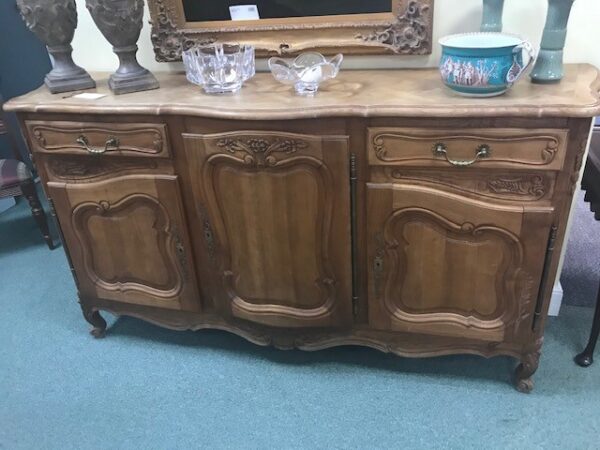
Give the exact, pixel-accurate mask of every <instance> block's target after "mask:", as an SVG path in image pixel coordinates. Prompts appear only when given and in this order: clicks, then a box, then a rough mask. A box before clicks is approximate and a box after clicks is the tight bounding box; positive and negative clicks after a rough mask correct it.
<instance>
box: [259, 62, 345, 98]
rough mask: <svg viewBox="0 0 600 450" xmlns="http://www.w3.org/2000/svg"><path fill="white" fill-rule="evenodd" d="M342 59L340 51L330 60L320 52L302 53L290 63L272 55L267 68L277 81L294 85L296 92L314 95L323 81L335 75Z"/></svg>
mask: <svg viewBox="0 0 600 450" xmlns="http://www.w3.org/2000/svg"><path fill="white" fill-rule="evenodd" d="M343 59H344V56H343V55H342V54H341V53H340V54H339V55H336V56H334V57H333V58H331V59H330V60H327V59H326V58H325V57H324V56H323V55H321V54H320V53H313V52H310V53H302V54H301V55H299V56H298V57H297V58H296V59H295V60H294V61H293V62H292V63H291V64H290V63H288V62H287V61H285V60H284V59H281V58H277V57H273V58H271V59H269V69H271V73H272V74H273V76H274V77H275V79H276V80H277V81H279V82H281V83H283V84H289V85H294V89H295V90H296V93H297V94H299V95H314V94H315V93H316V92H317V91H318V90H319V85H320V84H321V83H322V82H323V81H325V80H329V79H331V78H335V77H336V76H337V74H338V72H339V71H340V65H341V64H342V60H343Z"/></svg>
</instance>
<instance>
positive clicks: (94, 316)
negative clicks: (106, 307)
mask: <svg viewBox="0 0 600 450" xmlns="http://www.w3.org/2000/svg"><path fill="white" fill-rule="evenodd" d="M81 310H82V311H83V317H85V320H87V321H88V322H89V323H90V324H91V325H92V329H91V330H90V334H91V335H92V336H94V337H95V338H103V337H104V333H105V332H106V320H104V318H103V317H102V316H101V315H100V313H99V312H98V311H97V310H95V309H92V308H90V307H87V306H85V305H83V304H81Z"/></svg>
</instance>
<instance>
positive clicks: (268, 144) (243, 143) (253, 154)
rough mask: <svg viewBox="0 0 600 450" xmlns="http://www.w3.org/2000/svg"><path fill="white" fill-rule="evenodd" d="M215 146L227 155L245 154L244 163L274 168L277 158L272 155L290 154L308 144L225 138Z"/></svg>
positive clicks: (284, 139) (286, 140)
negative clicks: (227, 153) (226, 152)
mask: <svg viewBox="0 0 600 450" xmlns="http://www.w3.org/2000/svg"><path fill="white" fill-rule="evenodd" d="M217 146H218V147H220V148H222V149H224V150H226V151H228V152H229V153H233V154H235V153H238V152H242V153H245V155H244V156H243V158H244V163H245V164H247V165H254V166H256V167H265V166H274V165H276V164H277V158H275V156H274V155H273V154H274V153H284V154H291V153H296V152H297V151H298V150H300V149H304V148H307V147H308V143H306V142H305V141H302V140H300V139H291V138H274V139H266V138H255V137H252V138H239V139H232V138H225V139H220V140H219V141H217Z"/></svg>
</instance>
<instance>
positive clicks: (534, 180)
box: [486, 175, 546, 198]
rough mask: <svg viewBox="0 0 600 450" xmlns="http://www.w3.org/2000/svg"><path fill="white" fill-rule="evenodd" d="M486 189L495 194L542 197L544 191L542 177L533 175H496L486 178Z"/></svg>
mask: <svg viewBox="0 0 600 450" xmlns="http://www.w3.org/2000/svg"><path fill="white" fill-rule="evenodd" d="M486 189H487V190H488V191H491V192H494V193H495V194H514V195H519V196H521V195H522V196H532V197H535V198H542V197H543V196H544V194H545V193H546V187H545V186H544V179H543V178H542V177H541V176H539V175H535V176H532V177H528V178H525V177H497V178H492V179H490V180H488V182H487V184H486Z"/></svg>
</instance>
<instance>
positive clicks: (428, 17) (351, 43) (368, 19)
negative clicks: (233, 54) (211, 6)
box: [149, 0, 434, 62]
mask: <svg viewBox="0 0 600 450" xmlns="http://www.w3.org/2000/svg"><path fill="white" fill-rule="evenodd" d="M433 2H434V0H390V5H391V9H393V12H392V10H391V11H390V14H389V18H388V19H381V18H379V17H378V18H374V17H372V16H380V14H355V15H353V16H355V18H353V19H348V18H347V17H348V16H344V18H343V19H341V18H340V19H339V20H338V19H336V17H335V16H332V19H331V20H330V21H319V22H309V23H298V22H286V21H285V20H281V21H279V22H276V23H274V22H272V21H269V22H265V23H264V24H262V23H260V24H248V25H246V24H244V25H239V24H235V26H234V25H233V24H230V25H227V26H223V25H222V24H221V25H215V26H211V24H210V22H202V23H201V24H202V26H198V23H192V25H190V24H188V23H187V22H186V18H185V14H184V12H183V11H184V8H183V5H182V0H149V5H150V12H151V16H152V22H151V23H152V34H151V39H152V44H153V46H154V53H155V55H156V60H157V61H159V62H170V61H180V60H181V53H182V52H183V51H184V50H187V49H189V48H191V47H193V46H195V45H200V44H208V43H213V42H231V41H235V42H239V43H246V44H251V45H254V46H255V47H256V51H257V55H259V56H267V55H273V54H280V55H281V54H285V55H294V54H297V53H299V52H302V51H310V50H317V51H320V52H324V53H339V52H342V53H346V54H348V53H363V54H364V53H371V54H373V53H390V52H393V53H396V54H401V55H425V54H430V53H431V46H432V28H433ZM384 14H385V13H384ZM340 17H342V16H340ZM284 38H285V40H282V39H284Z"/></svg>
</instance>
